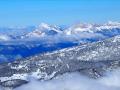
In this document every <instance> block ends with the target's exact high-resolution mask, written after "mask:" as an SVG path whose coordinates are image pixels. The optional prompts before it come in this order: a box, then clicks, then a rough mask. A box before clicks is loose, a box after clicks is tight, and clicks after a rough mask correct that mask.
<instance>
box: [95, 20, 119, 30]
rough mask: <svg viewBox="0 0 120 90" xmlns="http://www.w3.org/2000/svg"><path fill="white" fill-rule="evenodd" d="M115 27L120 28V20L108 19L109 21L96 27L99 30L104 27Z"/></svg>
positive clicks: (109, 28)
mask: <svg viewBox="0 0 120 90" xmlns="http://www.w3.org/2000/svg"><path fill="white" fill-rule="evenodd" d="M115 28H120V23H119V22H112V21H108V23H105V24H103V25H100V26H99V27H96V29H97V30H103V29H108V30H111V29H115Z"/></svg>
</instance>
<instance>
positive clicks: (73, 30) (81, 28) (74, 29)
mask: <svg viewBox="0 0 120 90" xmlns="http://www.w3.org/2000/svg"><path fill="white" fill-rule="evenodd" d="M92 28H93V25H92V24H81V23H80V24H75V25H73V26H71V27H69V28H68V29H66V30H65V33H66V35H71V34H78V33H79V32H86V31H87V32H93V31H92V30H91V29H92Z"/></svg>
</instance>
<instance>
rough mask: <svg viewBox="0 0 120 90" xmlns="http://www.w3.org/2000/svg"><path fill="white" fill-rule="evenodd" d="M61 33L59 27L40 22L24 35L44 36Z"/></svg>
mask: <svg viewBox="0 0 120 90" xmlns="http://www.w3.org/2000/svg"><path fill="white" fill-rule="evenodd" d="M58 33H62V31H61V30H60V28H59V27H57V26H54V25H53V26H52V25H48V24H46V23H41V24H40V25H39V26H38V27H37V28H36V29H35V30H33V31H32V32H30V33H28V34H26V35H25V37H29V38H31V37H37V38H38V37H44V36H49V35H56V34H58Z"/></svg>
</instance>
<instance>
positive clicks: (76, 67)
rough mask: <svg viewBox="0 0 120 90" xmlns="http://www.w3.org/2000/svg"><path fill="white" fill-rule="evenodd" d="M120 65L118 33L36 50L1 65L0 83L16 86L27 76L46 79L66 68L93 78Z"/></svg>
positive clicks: (119, 38)
mask: <svg viewBox="0 0 120 90" xmlns="http://www.w3.org/2000/svg"><path fill="white" fill-rule="evenodd" d="M119 66H120V36H116V37H113V38H110V39H107V40H104V41H101V42H96V43H91V44H86V45H83V46H77V47H71V48H66V49H62V50H58V51H54V52H52V53H45V54H38V55H35V56H31V57H28V58H25V59H22V60H18V61H15V62H13V63H8V64H7V63H6V64H2V65H0V85H2V86H4V87H12V88H13V87H18V86H19V85H22V84H25V83H28V82H29V78H30V77H32V78H35V79H38V80H49V79H52V78H54V77H55V76H58V75H61V74H64V73H66V72H76V71H78V72H80V73H82V74H84V75H87V76H89V77H92V78H99V77H101V76H104V73H105V72H106V71H109V70H113V69H116V68H118V67H119Z"/></svg>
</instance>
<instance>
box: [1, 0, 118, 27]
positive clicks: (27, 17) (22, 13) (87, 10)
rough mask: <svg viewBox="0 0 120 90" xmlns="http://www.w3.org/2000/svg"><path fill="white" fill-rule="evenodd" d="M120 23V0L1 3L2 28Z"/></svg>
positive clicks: (13, 0) (14, 0)
mask: <svg viewBox="0 0 120 90" xmlns="http://www.w3.org/2000/svg"><path fill="white" fill-rule="evenodd" d="M109 20H111V21H120V0H0V26H26V25H27V26H28V25H38V24H40V23H41V22H45V23H49V24H57V25H64V24H67V25H68V24H72V23H76V22H89V23H103V22H107V21H109Z"/></svg>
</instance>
